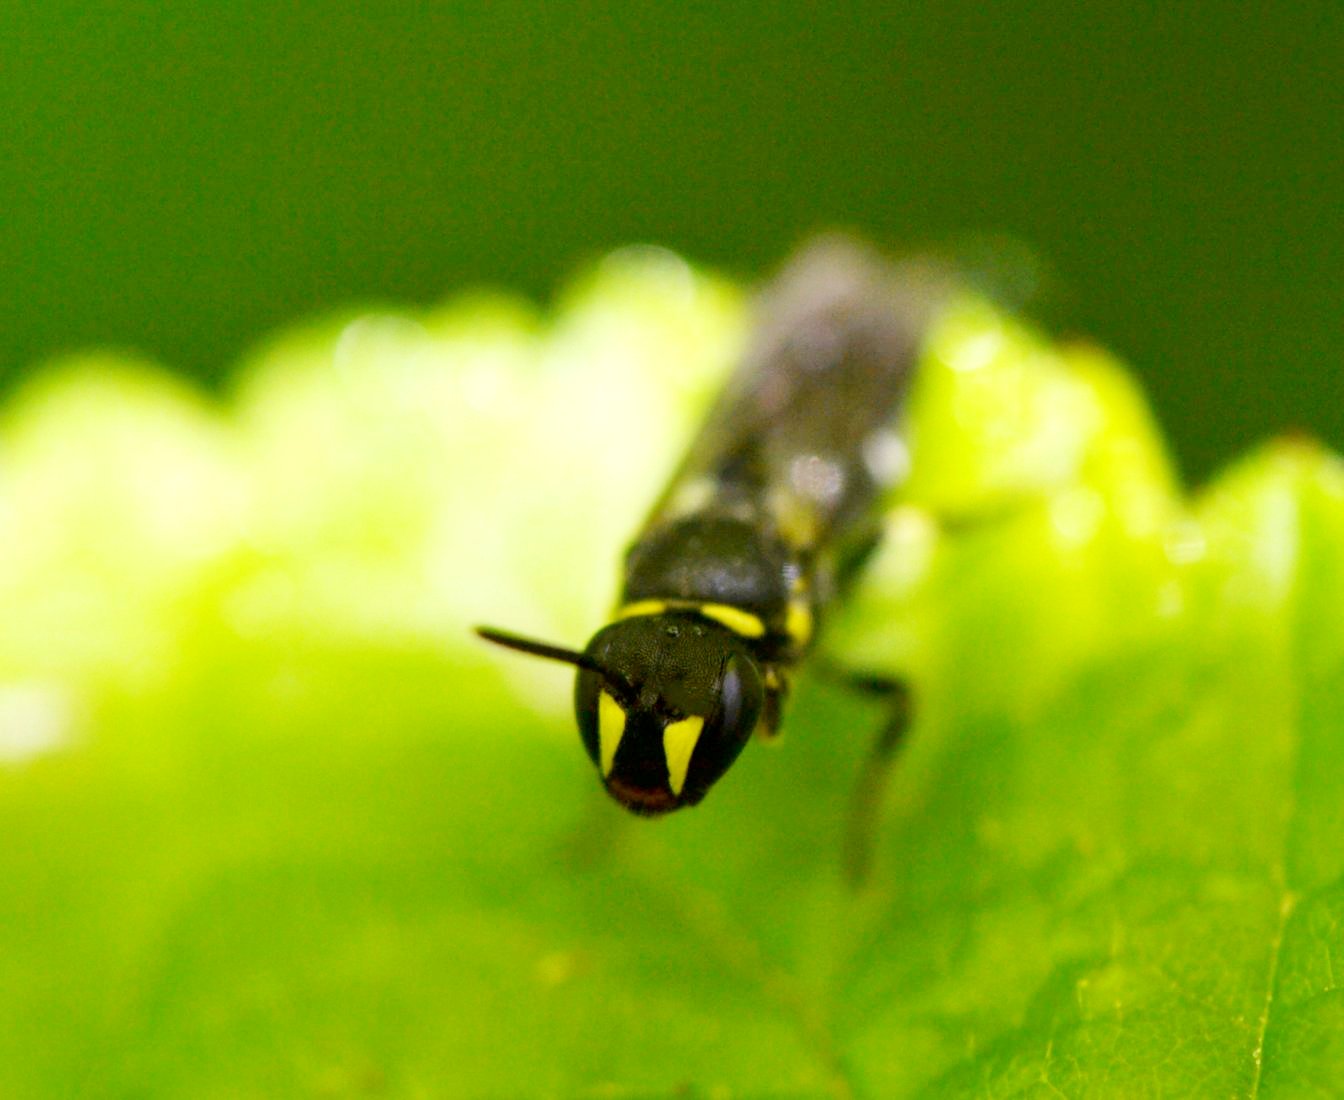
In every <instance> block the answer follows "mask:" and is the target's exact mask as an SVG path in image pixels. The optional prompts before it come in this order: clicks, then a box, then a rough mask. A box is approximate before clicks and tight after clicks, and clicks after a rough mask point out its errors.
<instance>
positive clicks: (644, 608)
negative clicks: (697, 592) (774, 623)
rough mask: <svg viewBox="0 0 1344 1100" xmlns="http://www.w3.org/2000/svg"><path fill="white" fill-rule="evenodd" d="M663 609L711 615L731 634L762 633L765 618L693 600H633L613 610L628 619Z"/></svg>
mask: <svg viewBox="0 0 1344 1100" xmlns="http://www.w3.org/2000/svg"><path fill="white" fill-rule="evenodd" d="M664 611H694V612H696V613H697V614H699V615H703V616H704V617H705V618H706V619H713V620H714V621H715V622H716V623H718V624H719V625H720V626H726V627H727V628H728V629H729V630H731V631H732V632H733V633H734V634H740V635H741V636H742V637H744V638H761V637H764V635H765V622H764V621H763V620H762V619H761V617H760V616H759V615H756V614H753V613H752V612H750V611H743V610H742V609H741V608H740V607H733V606H732V605H731V604H726V603H700V602H698V601H696V600H636V601H635V602H634V603H628V604H626V605H625V606H624V607H622V608H621V609H620V610H619V611H617V612H616V618H618V619H632V618H634V617H636V616H638V615H661V614H662V613H663V612H664Z"/></svg>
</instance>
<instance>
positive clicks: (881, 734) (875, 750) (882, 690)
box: [843, 675, 910, 890]
mask: <svg viewBox="0 0 1344 1100" xmlns="http://www.w3.org/2000/svg"><path fill="white" fill-rule="evenodd" d="M851 683H852V684H853V686H854V687H855V688H857V689H858V690H861V691H863V692H864V693H865V694H870V695H879V696H881V697H883V698H884V699H885V701H886V703H887V716H886V719H885V720H884V721H883V723H882V726H881V728H880V729H879V730H878V733H877V737H876V739H875V740H874V741H873V745H872V748H871V749H869V750H868V756H867V758H866V759H865V760H864V763H863V768H862V770H861V771H860V772H859V777H858V780H857V782H856V783H855V784H854V792H853V794H852V795H850V801H849V814H848V818H847V820H846V823H845V839H844V851H843V863H844V870H845V878H846V879H847V880H848V882H849V885H850V887H851V888H853V889H856V890H857V889H859V888H860V887H861V886H863V884H864V883H865V882H866V881H867V880H868V875H869V873H870V872H871V871H872V866H873V848H874V845H875V843H876V840H877V833H878V826H879V824H880V822H881V817H882V802H883V795H884V794H885V793H886V788H887V781H888V779H889V777H890V775H891V765H892V763H893V761H894V760H895V757H896V750H897V749H898V748H899V747H900V744H901V741H902V740H903V739H904V737H905V731H906V730H907V729H909V727H910V691H909V689H908V688H907V687H906V685H905V684H904V683H902V682H901V681H899V680H894V679H891V678H889V677H881V676H867V675H859V676H855V677H853V678H852V679H851Z"/></svg>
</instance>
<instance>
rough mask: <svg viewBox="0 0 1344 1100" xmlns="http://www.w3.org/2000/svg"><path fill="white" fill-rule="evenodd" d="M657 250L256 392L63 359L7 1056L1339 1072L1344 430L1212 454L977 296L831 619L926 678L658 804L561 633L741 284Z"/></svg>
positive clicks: (571, 1080) (722, 355) (3, 1039)
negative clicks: (899, 710) (866, 844)
mask: <svg viewBox="0 0 1344 1100" xmlns="http://www.w3.org/2000/svg"><path fill="white" fill-rule="evenodd" d="M742 323H743V320H742V309H741V301H740V296H739V294H738V292H737V291H736V290H735V289H734V288H733V287H731V286H728V285H726V284H723V283H721V282H718V281H716V280H713V279H711V278H708V277H706V276H703V275H700V274H697V273H695V272H693V271H691V270H690V269H688V268H687V267H686V266H685V265H684V264H682V263H681V261H679V260H677V259H676V258H674V257H671V256H669V255H666V254H664V253H661V252H657V251H650V250H643V251H633V252H626V253H622V254H618V255H617V256H615V257H613V258H612V259H610V260H608V261H606V262H604V264H603V265H601V266H600V267H599V268H598V269H596V270H595V271H594V272H593V273H592V274H591V275H589V276H588V277H586V278H585V279H584V280H583V281H582V282H580V283H578V284H576V286H575V287H574V288H572V290H571V291H570V292H569V293H568V294H567V295H565V296H564V297H563V298H562V300H561V302H560V304H559V305H558V306H557V308H556V311H555V314H554V316H553V317H552V318H550V319H542V318H538V317H537V316H536V315H535V314H534V313H533V311H531V310H530V309H529V308H528V307H526V306H524V305H522V304H520V303H517V302H511V301H508V300H503V299H497V298H496V299H479V298H478V299H471V300H463V301H461V302H458V303H455V304H452V305H450V306H448V307H445V308H444V309H443V310H441V311H439V312H436V313H434V314H430V315H426V316H420V317H409V316H404V315H390V314H389V315H362V316H357V317H351V318H346V319H343V320H341V321H340V322H339V323H333V324H330V325H323V326H317V327H315V328H311V329H308V330H305V331H300V332H296V333H293V334H291V335H288V336H285V337H283V338H281V339H279V340H278V341H277V342H276V343H275V344H274V345H273V346H271V347H270V348H269V349H267V350H265V351H264V352H262V353H261V354H259V355H258V356H257V357H256V359H255V360H254V361H253V362H252V363H250V364H248V365H247V367H246V368H245V370H244V371H243V373H242V374H241V376H240V381H239V385H238V387H237V391H236V393H235V395H234V397H233V398H232V400H231V402H230V404H229V405H228V407H227V408H225V409H223V410H219V409H215V408H212V407H210V406H208V405H205V404H203V403H202V402H201V401H199V400H198V399H197V398H196V397H195V396H194V395H192V394H191V393H189V392H184V391H182V390H180V389H179V388H177V387H176V386H175V385H174V384H172V383H171V382H169V381H168V380H167V379H166V378H165V377H164V376H162V375H160V374H158V373H156V372H154V371H153V370H150V369H147V368H144V367H138V366H134V365H128V364H125V363H123V362H114V361H111V360H107V359H88V360H81V361H79V362H76V363H72V364H67V365H65V366H64V367H59V368H53V369H52V370H51V371H49V372H48V373H47V374H46V375H44V376H43V378H42V379H41V380H40V381H38V382H37V383H35V384H33V385H32V386H30V388H29V389H28V390H27V391H26V392H25V393H23V394H21V395H20V396H19V397H18V398H17V399H16V401H15V402H14V403H13V404H12V405H11V407H10V408H9V409H8V411H7V413H6V414H5V417H4V420H3V428H2V429H0V607H3V608H4V615H3V619H0V829H3V835H4V837H5V844H4V847H3V850H0V929H3V931H4V936H5V949H4V951H3V952H0V989H3V990H4V991H5V996H4V998H3V999H2V1000H0V1092H2V1093H3V1094H4V1095H6V1096H66V1095H90V1096H91V1095H108V1096H146V1097H151V1096H152V1097H158V1096H165V1097H166V1096H192V1097H210V1096H220V1097H225V1096H228V1097H234V1096H240V1095H255V1096H284V1095H319V1096H321V1095H329V1096H347V1095H394V1096H402V1095H405V1096H444V1095H450V1096H457V1095H461V1096H499V1097H514V1096H517V1097H532V1096H535V1097H541V1096H566V1097H567V1096H592V1097H644V1096H705V1097H718V1096H725V1097H726V1096H746V1097H766V1096H770V1097H778V1096H799V1097H802V1096H849V1095H858V1096H881V1097H888V1096H917V1095H925V1096H939V1097H942V1096H961V1095H977V1096H982V1095H983V1096H1012V1095H1052V1094H1062V1095H1067V1096H1075V1095H1090V1096H1136V1095H1180V1096H1248V1097H1250V1096H1258V1097H1268V1096H1278V1095H1291V1096H1311V1095H1320V1096H1330V1095H1335V1094H1336V1093H1337V1082H1338V1080H1339V1079H1340V1078H1341V1072H1342V1071H1344V1039H1342V1038H1341V1036H1344V998H1342V997H1341V995H1340V992H1339V991H1338V990H1337V988H1336V985H1335V977H1334V971H1335V967H1336V965H1339V966H1341V967H1344V933H1342V932H1341V918H1342V917H1344V865H1342V864H1344V845H1341V843H1340V837H1341V836H1344V729H1342V728H1341V723H1340V719H1339V715H1340V714H1341V713H1342V711H1341V705H1342V704H1344V629H1341V627H1340V625H1339V623H1340V618H1339V608H1340V607H1344V470H1341V467H1340V464H1339V463H1338V461H1337V460H1336V459H1334V458H1333V457H1331V456H1329V455H1326V454H1324V453H1322V452H1320V451H1319V450H1317V449H1315V448H1313V447H1311V446H1309V445H1306V444H1280V445H1275V446H1271V447H1269V448H1267V449H1265V450H1263V451H1261V452H1259V453H1257V454H1256V455H1253V456H1251V457H1250V458H1248V459H1247V460H1245V461H1244V462H1243V463H1242V464H1241V465H1239V466H1238V467H1236V468H1235V469H1233V470H1231V471H1229V472H1228V473H1227V474H1226V475H1225V476H1224V477H1223V478H1221V479H1220V480H1219V481H1218V482H1217V483H1216V484H1214V485H1213V486H1212V487H1211V488H1210V489H1209V490H1207V491H1206V492H1204V493H1202V494H1201V495H1200V496H1199V497H1198V498H1196V499H1195V500H1194V501H1189V500H1187V499H1186V498H1184V497H1183V496H1182V495H1181V493H1180V492H1179V490H1178V488H1177V487H1176V485H1175V482H1174V479H1173V477H1172V474H1171V472H1170V469H1169V466H1168V463H1167V460H1166V458H1165V455H1164V451H1163V447H1162V444H1161V442H1160V439H1159V437H1158V435H1157V433H1156V431H1155V430H1154V428H1153V426H1152V424H1151V421H1150V418H1149V416H1148V413H1147V411H1146V407H1145V405H1144V402H1143V400H1142V397H1141V395H1139V394H1138V393H1137V392H1136V391H1135V390H1134V388H1133V386H1132V384H1131V383H1130V381H1129V380H1128V377H1127V376H1126V374H1125V373H1124V371H1123V370H1122V369H1121V368H1120V367H1119V366H1118V365H1116V364H1115V363H1113V362H1112V361H1110V360H1109V359H1108V358H1107V357H1106V356H1105V355H1103V354H1102V353H1101V352H1099V351H1097V350H1095V349H1089V348H1062V347H1057V346H1053V345H1051V344H1050V343H1049V342H1048V341H1046V340H1045V339H1043V338H1042V337H1040V336H1039V335H1038V334H1036V333H1034V332H1032V331H1031V330H1029V329H1027V328H1024V327H1022V326H1020V325H1018V324H1017V323H1016V322H1013V321H1011V320H1010V319H1008V318H1005V317H1003V316H1001V315H1000V314H998V313H997V312H996V311H995V310H993V309H991V308H990V307H988V306H985V305H983V304H981V303H977V302H971V301H968V302H966V303H964V304H963V305H962V306H960V307H959V308H958V309H957V310H955V311H954V312H953V313H952V314H951V315H950V316H949V317H948V318H947V319H946V321H945V322H944V324H943V325H942V326H941V327H940V329H939V330H938V332H937V333H935V335H934V337H933V338H932V339H931V341H930V344H929V350H928V354H927V357H926V363H925V365H924V370H923V372H922V375H921V379H920V384H919V390H918V392H917V394H916V396H915V399H914V403H913V409H912V412H911V422H910V435H911V439H912V441H913V449H914V461H915V465H914V468H913V470H912V475H911V480H910V484H909V490H908V492H907V493H906V495H905V496H904V497H903V498H902V500H900V501H894V502H893V506H892V509H891V512H890V536H891V537H890V538H889V539H888V540H887V543H886V547H885V549H884V551H883V553H882V554H881V555H880V556H879V558H878V560H877V561H875V562H874V564H873V568H872V569H871V570H870V571H869V573H868V575H867V577H866V578H865V582H864V585H863V587H862V589H861V591H860V592H858V593H857V594H856V598H855V599H854V600H853V601H852V602H851V604H850V605H849V606H848V607H846V608H845V609H843V611H842V612H841V613H839V614H838V615H837V616H836V617H835V619H834V620H833V621H832V622H831V623H830V624H829V628H828V637H827V640H828V642H829V644H830V645H831V648H832V649H833V650H834V651H835V652H836V653H837V654H838V655H840V656H842V657H843V658H844V659H846V660H848V661H850V662H852V663H856V664H860V665H863V666H865V667H871V668H876V669H887V670H894V671H900V672H903V673H908V674H910V675H911V676H912V677H913V679H914V682H915V685H916V689H917V698H918V705H919V709H918V721H917V725H916V729H915V731H914V734H913V736H912V738H911V740H910V743H909V744H908V746H907V748H906V751H905V753H904V755H903V758H902V760H901V766H900V768H899V769H898V772H897V774H896V776H895V779H894V783H893V786H892V789H891V792H890V798H889V804H888V807H887V814H886V817H885V819H884V822H883V827H882V834H881V837H880V844H879V851H878V867H877V870H876V872H875V874H874V877H873V880H872V882H871V883H870V884H869V885H868V887H867V888H865V889H864V890H863V891H860V892H858V893H854V892H851V891H850V890H848V889H847V888H846V887H845V886H844V884H843V882H842V877H841V873H840V862H839V858H838V854H839V847H840V833H841V826H842V823H843V815H844V811H845V805H846V799H847V796H848V792H849V789H850V786H851V784H852V782H853V778H854V776H855V774H856V771H857V769H858V767H859V764H860V761H861V759H862V757H863V754H864V752H865V750H866V747H867V739H868V736H869V735H870V733H871V731H872V729H873V727H874V725H875V723H876V722H877V721H878V720H879V716H878V715H877V714H876V713H875V712H873V711H872V709H871V708H870V707H868V706H867V705H866V704H864V703H862V702H861V701H856V700H853V699H850V698H846V697H844V696H842V695H840V694H837V693H836V692H835V691H834V689H831V688H828V687H826V686H825V685H822V684H818V683H813V682H811V681H810V680H809V679H807V678H806V677H804V678H803V680H802V682H801V683H800V685H799V687H798V690H797V698H796V702H795V705H794V707H793V711H792V713H791V715H790V720H789V736H788V737H787V738H786V739H785V741H784V744H783V746H782V747H781V748H780V749H778V750H777V751H776V750H769V749H764V748H753V749H752V750H750V751H749V752H748V753H747V754H746V755H745V757H744V759H743V760H742V762H741V763H739V764H738V765H737V767H736V768H735V769H734V771H733V773H732V774H731V775H730V776H729V777H728V778H727V779H725V780H724V782H723V783H722V784H721V785H720V786H719V787H718V788H716V790H715V793H714V795H713V797H711V798H710V799H709V800H708V801H707V803H706V804H705V805H704V806H703V807H701V808H699V809H698V810H696V811H695V812H692V813H686V814H681V815H677V816H675V817H674V818H672V819H670V820H666V821H655V822H647V821H634V820H631V819H628V818H627V817H625V816H624V815H623V814H622V813H621V812H620V811H619V810H618V809H617V808H615V807H614V806H612V805H610V804H608V802H607V801H606V800H605V798H604V797H603V796H602V795H601V793H600V792H599V791H598V789H597V784H596V783H595V782H594V781H593V779H592V777H591V775H590V774H589V768H588V765H587V763H586V760H585V759H584V757H583V754H582V752H581V751H580V749H579V747H578V745H577V741H576V739H575V737H574V735H573V732H572V728H571V720H570V718H569V716H568V713H567V708H568V696H569V685H568V683H567V677H566V675H565V673H564V670H563V669H556V668H548V667H546V666H544V665H537V664H534V663H530V662H525V661H521V660H514V659H512V658H510V657H508V656H507V655H500V654H496V653H487V652H483V651H482V647H478V646H476V645H474V644H473V643H472V641H471V639H470V638H469V636H468V633H467V628H468V626H469V624H470V623H472V622H475V621H489V622H498V623H501V624H504V625H508V626H511V627H515V628H518V629H520V630H526V631H528V632H532V633H536V634H539V635H541V636H544V637H555V638H557V639H560V640H567V641H570V642H573V643H575V644H579V643H581V642H582V641H583V640H584V639H585V638H586V635H587V633H588V632H589V631H590V630H591V629H593V628H594V627H595V626H596V625H597V624H598V623H600V621H601V619H602V614H603V611H604V610H605V608H606V605H607V601H608V600H609V599H610V598H611V596H612V594H613V589H614V584H615V566H616V562H617V558H618V553H619V548H620V547H621V546H622V545H623V543H624V541H625V539H626V538H628V536H629V534H630V533H631V532H632V531H633V530H634V529H635V527H636V525H637V524H638V522H639V519H640V516H641V513H642V510H643V508H644V507H645V505H646V504H647V503H648V502H649V500H650V499H651V497H652V495H653V493H654V492H656V488H657V485H658V482H659V480H660V478H662V477H663V476H665V474H666V472H667V470H668V469H669V467H670V465H671V463H672V462H673V461H674V460H675V457H676V453H677V449H678V447H679V440H680V439H682V438H683V437H684V436H685V434H686V433H687V431H688V430H689V428H690V426H691V425H692V424H693V423H694V420H695V417H696V415H697V414H698V412H699V410H700V409H702V408H703V405H704V402H705V400H706V398H707V397H708V396H709V395H710V394H711V393H712V391H713V387H714V385H715V381H716V379H717V378H718V377H720V376H721V373H722V370H723V369H724V367H725V365H726V364H727V363H729V362H730V361H731V359H732V356H733V354H734V350H735V348H736V347H737V344H738V342H739V340H740V337H741V331H742Z"/></svg>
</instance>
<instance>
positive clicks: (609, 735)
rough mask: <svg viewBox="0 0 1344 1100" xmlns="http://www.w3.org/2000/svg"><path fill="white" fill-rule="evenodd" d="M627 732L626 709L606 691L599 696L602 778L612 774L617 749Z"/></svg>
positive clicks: (598, 727) (599, 755)
mask: <svg viewBox="0 0 1344 1100" xmlns="http://www.w3.org/2000/svg"><path fill="white" fill-rule="evenodd" d="M624 734H625V711H624V710H622V709H621V704H620V703H618V702H616V700H615V699H614V698H612V696H610V695H609V694H607V693H606V692H605V691H603V692H599V693H598V696H597V748H598V761H599V763H600V764H601V766H602V778H603V779H605V778H606V777H607V776H609V775H610V774H611V765H612V763H613V762H614V761H615V759H616V750H617V748H619V747H620V744H621V737H622V736H623V735H624Z"/></svg>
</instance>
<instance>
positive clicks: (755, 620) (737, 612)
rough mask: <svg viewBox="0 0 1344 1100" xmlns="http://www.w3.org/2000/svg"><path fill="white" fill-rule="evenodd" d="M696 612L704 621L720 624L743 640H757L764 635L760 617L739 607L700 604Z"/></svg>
mask: <svg viewBox="0 0 1344 1100" xmlns="http://www.w3.org/2000/svg"><path fill="white" fill-rule="evenodd" d="M696 610H697V611H699V612H700V614H701V615H703V616H704V617H705V618H706V619H713V620H714V621H715V622H716V623H722V624H723V625H724V626H726V627H727V628H728V629H729V630H731V631H732V632H733V633H734V634H740V635H742V637H744V638H759V637H761V636H762V635H763V634H764V633H765V623H763V622H761V620H760V616H758V615H753V614H752V613H751V612H750V611H743V610H742V609H741V608H740V607H730V606H729V605H728V604H726V603H702V604H701V605H700V606H699V607H697V608H696Z"/></svg>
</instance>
